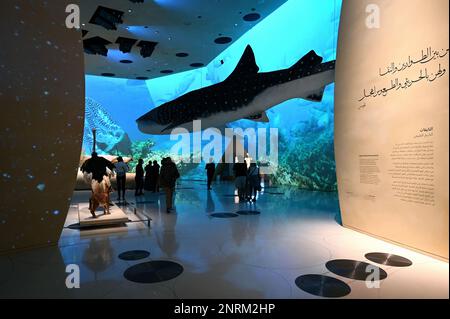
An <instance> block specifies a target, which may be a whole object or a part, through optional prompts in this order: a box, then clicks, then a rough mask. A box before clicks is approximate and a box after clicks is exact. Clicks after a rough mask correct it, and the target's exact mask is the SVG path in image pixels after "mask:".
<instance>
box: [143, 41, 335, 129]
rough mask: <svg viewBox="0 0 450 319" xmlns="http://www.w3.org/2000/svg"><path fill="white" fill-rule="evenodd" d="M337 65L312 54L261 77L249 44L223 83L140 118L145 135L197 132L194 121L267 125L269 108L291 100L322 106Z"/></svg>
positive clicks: (214, 124)
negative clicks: (182, 131)
mask: <svg viewBox="0 0 450 319" xmlns="http://www.w3.org/2000/svg"><path fill="white" fill-rule="evenodd" d="M334 67H335V61H330V62H326V63H322V58H321V57H320V56H318V55H317V54H316V53H315V52H314V51H310V52H309V53H307V54H306V55H305V56H303V57H302V58H301V59H300V60H299V61H298V62H297V63H295V64H294V65H293V66H291V67H290V68H288V69H284V70H279V71H273V72H264V73H258V71H259V67H258V66H257V65H256V61H255V55H254V54H253V50H252V48H251V47H250V46H249V45H248V46H247V47H246V48H245V51H244V53H243V55H242V57H241V59H240V60H239V62H238V64H237V66H236V68H235V69H234V71H233V72H232V73H231V74H230V75H229V76H228V78H226V79H225V80H224V81H223V82H220V83H217V84H214V85H211V86H208V87H205V88H201V89H198V90H195V91H192V92H189V93H186V94H184V95H182V96H180V97H178V98H177V99H175V100H173V101H170V102H167V103H164V104H162V105H160V106H159V107H157V108H155V109H153V110H151V111H150V112H148V113H146V114H145V115H143V116H141V117H140V118H138V119H137V120H136V122H137V125H138V128H139V130H140V131H141V132H143V133H147V134H170V132H171V131H172V129H174V128H176V127H182V128H185V129H187V130H188V131H189V132H192V130H193V125H192V122H193V121H194V120H201V121H202V122H201V126H202V127H203V128H208V127H224V126H225V125H226V124H227V123H230V122H233V121H236V120H240V119H249V120H253V121H259V122H268V121H269V119H268V117H267V115H266V110H268V109H269V108H271V107H273V106H275V105H277V104H280V103H281V102H284V101H286V100H289V99H292V98H302V99H305V100H309V101H313V102H320V101H321V100H322V96H323V92H324V90H325V86H326V85H328V84H330V83H332V82H334Z"/></svg>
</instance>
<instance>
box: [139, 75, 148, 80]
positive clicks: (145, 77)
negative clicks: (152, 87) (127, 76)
mask: <svg viewBox="0 0 450 319" xmlns="http://www.w3.org/2000/svg"><path fill="white" fill-rule="evenodd" d="M148 79H149V78H148V77H147V76H137V77H136V80H148Z"/></svg>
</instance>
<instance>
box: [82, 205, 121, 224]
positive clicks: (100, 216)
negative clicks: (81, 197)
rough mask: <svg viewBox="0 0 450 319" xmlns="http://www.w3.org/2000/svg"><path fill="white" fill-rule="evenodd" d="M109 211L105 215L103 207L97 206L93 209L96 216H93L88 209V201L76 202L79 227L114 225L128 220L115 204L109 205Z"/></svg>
mask: <svg viewBox="0 0 450 319" xmlns="http://www.w3.org/2000/svg"><path fill="white" fill-rule="evenodd" d="M109 211H110V213H111V214H109V215H105V214H104V212H103V207H99V208H97V210H96V211H95V214H96V215H97V218H94V217H92V214H91V212H90V211H89V203H80V204H78V212H79V218H80V227H92V226H106V225H116V224H123V223H126V222H128V221H129V219H128V216H127V215H126V214H125V213H124V212H123V211H122V210H121V209H120V208H119V207H117V205H114V206H110V207H109Z"/></svg>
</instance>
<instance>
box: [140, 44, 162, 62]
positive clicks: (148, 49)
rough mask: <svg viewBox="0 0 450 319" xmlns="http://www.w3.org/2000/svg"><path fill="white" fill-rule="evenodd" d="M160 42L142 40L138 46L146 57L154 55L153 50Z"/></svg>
mask: <svg viewBox="0 0 450 319" xmlns="http://www.w3.org/2000/svg"><path fill="white" fill-rule="evenodd" d="M157 44H158V42H152V41H140V42H139V43H138V44H137V46H138V47H140V48H141V55H142V57H144V58H148V57H149V56H151V55H152V53H153V50H154V49H155V47H156V45H157Z"/></svg>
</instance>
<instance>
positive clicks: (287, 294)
mask: <svg viewBox="0 0 450 319" xmlns="http://www.w3.org/2000/svg"><path fill="white" fill-rule="evenodd" d="M233 194H234V189H233V185H232V184H231V183H219V184H216V185H214V187H213V190H212V191H207V190H206V184H205V182H202V181H188V180H186V181H181V183H180V185H179V189H178V190H177V192H176V199H175V202H176V212H175V213H172V214H167V213H166V212H165V207H164V195H163V194H152V193H146V194H145V195H144V196H140V197H139V198H138V199H137V200H138V201H141V202H145V203H141V204H139V203H136V199H135V197H134V196H132V195H133V193H132V191H128V200H129V201H130V202H132V204H130V205H129V206H127V207H125V208H123V209H124V211H125V212H126V213H127V214H128V215H129V218H130V220H131V222H129V223H127V224H126V225H125V226H121V227H114V228H103V229H91V230H81V231H80V230H77V229H70V228H65V229H64V230H63V232H62V235H61V239H60V242H59V245H58V247H48V248H43V249H36V250H31V251H27V252H22V253H19V254H16V255H10V256H1V257H0V298H21V297H31V298H33V297H40V298H49V297H59V298H322V297H318V296H315V295H312V294H309V293H307V292H305V291H302V290H301V289H299V288H298V287H297V286H296V284H295V280H296V278H297V277H299V276H300V275H305V274H325V275H328V276H331V277H334V278H337V279H340V280H342V281H344V282H345V283H347V284H348V285H349V286H350V288H351V292H350V293H349V294H348V295H347V296H345V297H343V298H448V297H449V285H448V283H449V265H448V263H445V262H443V261H439V260H437V259H434V258H431V257H428V256H425V255H423V254H419V253H417V252H414V251H411V250H408V249H405V248H402V247H399V246H396V245H393V244H390V243H387V242H384V241H381V240H378V239H375V238H372V237H370V236H367V235H364V234H361V233H358V232H355V231H353V230H350V229H346V228H344V227H342V226H340V224H339V223H338V222H339V217H338V216H339V214H338V211H339V209H338V200H337V194H335V193H321V192H310V191H302V190H294V189H292V188H289V187H279V188H266V189H265V192H262V193H261V194H260V195H259V198H258V200H257V202H256V203H251V204H249V203H238V202H237V201H236V198H235V197H234V196H233ZM88 197H89V192H87V191H77V192H75V194H74V196H73V203H72V206H71V208H70V211H69V214H68V217H67V221H66V225H65V226H66V227H67V226H69V225H72V224H75V223H77V222H78V212H77V203H80V202H86V201H87V199H88ZM112 198H113V199H115V198H116V196H115V194H113V197H112ZM134 207H136V210H137V213H138V214H137V215H136V214H135V212H134ZM247 209H250V210H258V211H259V212H260V214H259V215H248V216H245V215H239V217H234V218H215V217H212V216H211V214H213V213H221V212H222V213H234V212H236V211H238V210H247ZM147 217H150V218H151V219H152V222H151V227H150V228H149V227H148V226H147V224H146V223H145V222H144V221H140V219H145V218H147ZM130 250H145V251H148V252H150V255H149V256H147V257H145V255H144V257H145V258H144V259H140V260H135V261H133V260H122V259H120V258H118V256H119V255H120V254H121V253H123V252H126V251H130ZM370 252H386V253H391V254H397V255H400V256H403V257H406V258H408V259H410V260H411V261H412V262H413V265H412V266H410V267H402V268H399V267H389V266H381V267H382V268H383V269H384V270H385V271H386V272H387V274H388V276H387V278H386V279H384V280H381V281H380V285H379V288H368V287H367V286H366V283H365V282H364V281H358V280H353V279H348V278H344V277H340V276H338V275H335V274H333V273H331V272H329V271H328V270H327V268H326V267H325V264H326V263H327V262H328V261H330V260H333V259H351V260H356V261H365V262H370V261H368V260H367V259H365V257H364V255H365V254H366V253H370ZM152 260H165V261H174V262H176V263H178V264H180V265H181V266H182V267H183V272H182V273H181V274H180V275H179V276H177V277H175V278H173V279H170V280H167V281H163V282H159V283H146V284H143V283H136V282H132V281H129V280H127V279H125V277H124V272H125V271H126V270H127V269H128V268H129V267H131V266H133V265H136V264H139V263H141V262H146V261H152ZM68 264H76V265H78V266H79V268H80V288H78V289H76V288H74V289H68V288H67V287H66V285H65V281H66V277H67V275H68V274H67V273H66V272H65V271H66V265H68Z"/></svg>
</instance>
